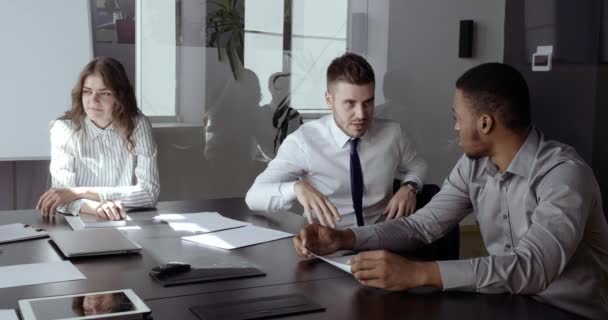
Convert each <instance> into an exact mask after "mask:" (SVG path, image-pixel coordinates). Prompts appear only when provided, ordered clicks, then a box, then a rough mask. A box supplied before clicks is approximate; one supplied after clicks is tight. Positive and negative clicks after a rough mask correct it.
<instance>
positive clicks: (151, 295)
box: [0, 198, 577, 320]
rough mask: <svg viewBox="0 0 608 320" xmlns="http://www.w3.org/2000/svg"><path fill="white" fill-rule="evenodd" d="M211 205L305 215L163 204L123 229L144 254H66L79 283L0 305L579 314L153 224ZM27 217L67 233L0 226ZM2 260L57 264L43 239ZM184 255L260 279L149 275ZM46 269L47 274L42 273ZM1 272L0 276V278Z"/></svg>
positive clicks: (342, 315)
mask: <svg viewBox="0 0 608 320" xmlns="http://www.w3.org/2000/svg"><path fill="white" fill-rule="evenodd" d="M206 211H211V212H213V211H215V212H219V213H221V214H222V215H224V216H226V217H229V218H233V219H238V220H243V221H247V222H251V223H253V224H254V225H257V226H260V227H265V228H272V229H277V230H282V231H286V232H291V233H296V232H298V230H299V229H300V228H301V227H302V226H304V225H305V220H304V219H303V218H302V217H301V216H298V215H295V214H291V213H288V212H281V213H254V212H251V211H250V210H249V209H248V208H247V206H246V204H245V202H244V200H243V199H240V198H234V199H218V200H201V201H179V202H163V203H159V205H158V207H157V208H156V209H155V210H150V211H142V212H134V213H130V214H129V216H130V217H131V218H132V219H133V221H132V222H130V223H129V224H133V225H137V226H138V227H139V228H133V229H128V230H124V231H123V232H124V233H125V234H126V235H127V236H128V237H129V238H130V239H132V240H134V241H135V242H137V243H139V244H140V245H141V246H142V247H143V248H144V249H143V251H142V252H141V253H140V254H134V255H117V256H98V257H87V258H79V259H72V263H73V264H74V265H75V266H76V267H77V268H78V269H79V270H80V272H82V274H83V275H84V276H85V277H86V279H85V280H77V281H67V282H58V283H49V284H40V285H30V286H21V287H13V288H5V289H0V309H17V308H18V303H17V301H18V300H20V299H27V298H37V297H45V296H54V295H67V294H76V293H84V292H94V291H106V290H115V289H132V290H134V291H135V293H137V295H138V296H139V297H141V298H142V299H144V300H145V303H146V305H148V307H150V309H151V310H152V314H151V315H152V317H153V319H171V320H177V319H193V320H195V319H198V318H197V317H196V316H195V315H194V314H193V313H191V312H190V310H189V308H190V307H193V306H196V305H199V304H201V303H210V302H218V303H219V302H229V301H233V300H234V299H244V298H257V297H265V296H273V295H278V294H287V293H298V294H302V295H305V296H307V297H308V298H309V299H311V300H312V301H314V302H316V303H318V304H320V305H322V306H323V307H325V308H326V311H325V312H322V313H311V314H304V315H298V316H293V317H289V319H332V320H336V319H454V318H458V319H490V318H491V319H540V318H545V319H577V317H576V316H575V315H573V314H570V313H568V312H565V311H563V310H560V309H558V308H555V307H552V306H549V305H546V304H543V303H541V302H537V301H536V300H534V299H532V298H530V297H526V296H515V295H508V294H500V295H484V294H475V293H459V292H441V291H438V290H432V289H426V288H420V289H416V290H411V291H408V292H386V291H383V290H379V289H372V288H366V287H364V286H362V285H360V284H359V283H358V282H357V281H356V280H355V279H354V278H353V277H352V276H351V275H349V274H347V273H345V272H343V271H341V270H339V269H337V268H335V267H333V266H330V265H329V264H327V263H324V262H322V261H318V260H302V259H300V258H299V257H298V256H297V255H296V254H295V252H294V250H293V247H292V240H291V239H282V240H277V241H273V242H268V243H264V244H260V245H255V246H250V247H245V248H240V249H234V250H224V249H217V248H212V247H207V246H203V245H199V244H196V243H193V242H188V241H183V240H181V239H180V237H181V236H184V235H189V234H190V233H188V232H186V231H174V230H173V229H171V228H170V227H169V225H167V224H165V223H159V222H155V221H153V219H152V217H153V216H155V215H157V214H161V213H188V212H206ZM16 222H21V223H26V224H30V225H34V226H38V227H41V228H45V229H47V230H48V231H50V232H52V231H54V230H70V227H69V225H68V224H67V222H66V221H65V219H64V218H63V216H62V215H58V216H57V217H56V218H54V219H43V217H41V215H40V214H39V213H38V212H37V211H35V210H19V211H0V225H4V224H9V223H16ZM0 250H1V251H2V252H1V253H0V266H9V265H17V264H27V263H39V262H51V261H60V260H63V258H62V256H61V254H60V253H58V252H57V251H56V249H55V248H54V247H53V246H52V245H51V244H50V243H49V239H48V238H46V239H37V240H28V241H22V242H15V243H9V244H0ZM169 261H184V262H188V263H190V264H192V266H193V267H199V268H202V267H228V266H232V267H241V266H243V267H244V266H254V267H257V268H259V269H261V270H262V271H264V272H265V273H266V276H265V277H255V278H246V279H236V280H226V281H216V282H207V283H199V284H188V285H180V286H174V287H162V286H161V285H160V284H159V283H157V282H155V281H154V280H153V279H152V278H150V277H149V275H148V271H149V270H150V269H151V268H152V267H154V266H156V265H158V264H161V263H165V262H169ZM40 272H44V270H40ZM1 276H2V275H1V274H0V277H1Z"/></svg>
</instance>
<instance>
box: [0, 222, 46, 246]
mask: <svg viewBox="0 0 608 320" xmlns="http://www.w3.org/2000/svg"><path fill="white" fill-rule="evenodd" d="M48 235H49V234H48V232H46V231H44V230H42V229H37V228H35V227H32V226H28V225H27V224H23V223H12V224H7V225H3V226H0V243H5V242H13V241H20V240H26V239H35V238H43V237H48Z"/></svg>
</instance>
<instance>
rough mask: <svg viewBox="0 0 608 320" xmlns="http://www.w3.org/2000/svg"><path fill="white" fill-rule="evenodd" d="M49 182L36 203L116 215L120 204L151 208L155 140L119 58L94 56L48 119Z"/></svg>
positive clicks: (49, 208) (121, 214) (46, 208)
mask: <svg viewBox="0 0 608 320" xmlns="http://www.w3.org/2000/svg"><path fill="white" fill-rule="evenodd" d="M50 132H51V165H50V171H51V176H52V181H53V187H52V188H51V189H49V190H48V191H46V192H45V193H44V194H43V195H42V196H41V197H40V200H39V201H38V204H37V205H36V208H37V209H38V210H41V211H42V214H43V215H45V216H47V215H52V214H55V212H56V211H61V212H65V213H72V214H75V215H76V214H79V213H88V214H95V215H98V216H102V217H105V218H108V219H110V220H118V219H124V218H125V208H132V207H154V206H155V205H156V203H157V199H158V194H159V190H160V188H159V182H158V168H157V164H156V153H157V149H156V144H155V142H154V138H153V136H152V127H151V125H150V122H149V121H148V119H147V118H146V117H145V116H144V115H143V114H142V113H141V111H140V110H139V108H138V107H137V101H136V99H135V93H134V91H133V86H132V85H131V82H130V81H129V78H128V77H127V74H126V72H125V69H124V68H123V66H122V65H121V64H120V62H118V61H116V60H114V59H112V58H108V57H98V58H95V59H93V60H92V61H91V62H89V63H88V64H87V65H86V66H85V68H84V70H83V71H82V72H81V73H80V76H79V78H78V81H77V82H76V85H75V86H74V89H73V90H72V108H71V110H69V111H67V112H66V113H65V115H64V116H63V117H61V118H60V119H58V120H56V121H54V122H53V123H52V124H51V129H50Z"/></svg>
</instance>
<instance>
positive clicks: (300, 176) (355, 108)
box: [246, 53, 427, 228]
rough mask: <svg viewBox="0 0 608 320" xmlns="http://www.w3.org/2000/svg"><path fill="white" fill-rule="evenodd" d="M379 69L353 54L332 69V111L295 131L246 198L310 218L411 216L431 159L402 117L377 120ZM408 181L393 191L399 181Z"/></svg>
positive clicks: (347, 220)
mask: <svg viewBox="0 0 608 320" xmlns="http://www.w3.org/2000/svg"><path fill="white" fill-rule="evenodd" d="M374 89H375V79H374V71H373V69H372V67H371V66H370V65H369V63H368V62H367V61H366V60H365V59H364V58H363V57H361V56H358V55H356V54H352V53H346V54H344V55H342V56H340V57H338V58H336V59H334V60H333V61H332V63H331V64H330V65H329V67H328V69H327V91H326V93H325V100H326V103H327V106H328V107H329V109H330V110H331V111H332V114H331V115H328V116H325V117H323V118H321V119H318V120H314V121H309V122H307V123H306V124H304V125H302V126H301V127H300V128H299V129H298V130H297V131H295V132H294V133H292V134H291V135H289V136H288V137H287V138H286V139H285V141H284V142H283V144H282V145H281V147H280V148H279V151H278V153H277V156H276V157H275V159H274V160H272V161H271V162H270V163H269V164H268V167H267V168H266V170H265V171H264V172H262V173H261V174H260V175H259V176H258V177H257V179H256V180H255V182H254V184H253V186H252V187H251V189H249V192H247V197H246V202H247V205H248V206H249V208H250V209H251V210H258V211H277V210H286V209H289V208H290V207H291V205H292V202H293V201H294V200H296V199H297V200H298V201H299V203H300V204H301V205H302V206H303V207H304V213H305V215H306V218H307V219H308V222H309V223H313V220H314V218H315V216H316V218H317V219H318V220H319V222H320V223H321V224H322V225H326V226H331V227H333V228H345V227H349V226H354V225H362V224H372V223H374V222H376V221H377V220H378V219H379V218H381V217H382V216H384V217H386V219H393V218H397V217H401V216H407V215H409V214H411V213H413V212H414V210H415V208H416V193H417V192H419V191H420V189H421V187H422V185H423V179H424V176H425V174H426V169H427V165H426V163H425V162H424V161H423V160H422V159H421V158H420V157H419V156H418V155H417V153H416V151H415V150H414V148H413V146H412V145H411V143H410V141H409V140H408V139H407V138H406V137H405V136H404V133H403V131H402V129H401V127H400V125H399V124H398V123H396V122H392V121H387V120H380V119H373V114H374ZM394 179H399V180H400V181H401V183H402V187H401V188H400V189H399V190H398V191H397V192H396V193H395V194H394V195H393V181H394Z"/></svg>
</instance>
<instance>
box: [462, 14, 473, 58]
mask: <svg viewBox="0 0 608 320" xmlns="http://www.w3.org/2000/svg"><path fill="white" fill-rule="evenodd" d="M474 29H475V22H473V20H460V39H459V40H458V57H459V58H472V57H473V32H474Z"/></svg>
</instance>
